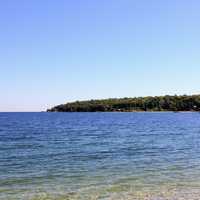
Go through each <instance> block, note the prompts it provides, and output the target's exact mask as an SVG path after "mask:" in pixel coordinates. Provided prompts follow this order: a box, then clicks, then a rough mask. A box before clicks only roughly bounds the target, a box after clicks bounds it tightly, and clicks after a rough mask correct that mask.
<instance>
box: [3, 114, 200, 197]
mask: <svg viewBox="0 0 200 200" xmlns="http://www.w3.org/2000/svg"><path fill="white" fill-rule="evenodd" d="M0 199H1V200H18V199H19V200H27V199H28V200H29V199H30V200H33V199H34V200H36V199H37V200H38V199H42V200H47V199H48V200H52V199H54V200H61V199H62V200H64V199H68V200H75V199H83V200H90V199H91V200H93V199H94V200H96V199H99V200H110V199H113V200H117V199H131V200H134V199H136V200H144V199H146V200H166V199H170V200H175V199H180V200H181V199H185V200H186V199H187V200H188V199H189V200H193V199H200V114H199V113H170V112H168V113H0Z"/></svg>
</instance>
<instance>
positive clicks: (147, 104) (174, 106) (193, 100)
mask: <svg viewBox="0 0 200 200" xmlns="http://www.w3.org/2000/svg"><path fill="white" fill-rule="evenodd" d="M47 111H48V112H134V111H200V95H181V96H177V95H173V96H170V95H166V96H155V97H152V96H148V97H135V98H111V99H101V100H88V101H76V102H71V103H66V104H61V105H58V106H55V107H53V108H51V109H48V110H47Z"/></svg>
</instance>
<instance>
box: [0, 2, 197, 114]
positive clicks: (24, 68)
mask: <svg viewBox="0 0 200 200" xmlns="http://www.w3.org/2000/svg"><path fill="white" fill-rule="evenodd" d="M199 11H200V1H198V0H190V1H188V0H166V1H161V0H57V1H54V0H42V1H41V0H28V1H27V0H17V1H16V0H1V1H0V91H1V95H0V111H40V110H45V109H46V108H48V107H51V106H53V105H56V104H60V103H64V102H66V101H73V100H81V99H92V98H95V99H96V98H107V97H133V96H147V95H163V94H175V93H176V94H193V93H195V94H196V93H200V12H199Z"/></svg>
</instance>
